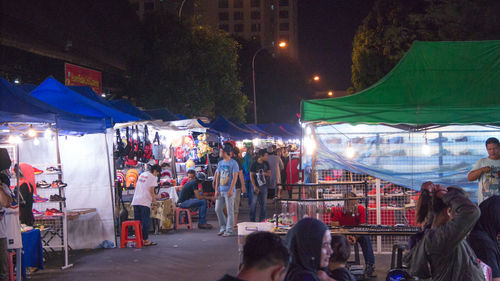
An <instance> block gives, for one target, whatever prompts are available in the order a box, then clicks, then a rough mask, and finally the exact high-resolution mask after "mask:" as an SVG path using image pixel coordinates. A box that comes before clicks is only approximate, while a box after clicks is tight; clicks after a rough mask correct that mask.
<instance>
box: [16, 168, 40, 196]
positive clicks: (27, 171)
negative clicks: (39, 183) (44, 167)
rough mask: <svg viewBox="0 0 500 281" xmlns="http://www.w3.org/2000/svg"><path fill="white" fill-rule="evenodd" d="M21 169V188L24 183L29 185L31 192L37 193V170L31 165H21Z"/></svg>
mask: <svg viewBox="0 0 500 281" xmlns="http://www.w3.org/2000/svg"><path fill="white" fill-rule="evenodd" d="M19 168H20V170H21V173H22V175H23V177H21V178H19V186H21V185H23V183H25V184H27V185H28V188H29V190H30V192H33V193H34V194H35V195H37V193H36V183H35V170H34V169H33V167H32V166H31V165H30V164H26V163H19Z"/></svg>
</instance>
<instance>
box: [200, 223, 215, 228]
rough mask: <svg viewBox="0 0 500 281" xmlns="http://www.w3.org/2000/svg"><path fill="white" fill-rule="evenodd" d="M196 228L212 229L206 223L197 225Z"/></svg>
mask: <svg viewBox="0 0 500 281" xmlns="http://www.w3.org/2000/svg"><path fill="white" fill-rule="evenodd" d="M198 228H199V229H212V225H211V224H208V223H204V224H201V223H199V224H198Z"/></svg>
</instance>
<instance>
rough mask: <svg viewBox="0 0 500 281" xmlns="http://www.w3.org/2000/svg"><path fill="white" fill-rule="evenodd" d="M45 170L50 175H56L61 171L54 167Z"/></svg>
mask: <svg viewBox="0 0 500 281" xmlns="http://www.w3.org/2000/svg"><path fill="white" fill-rule="evenodd" d="M45 170H46V171H47V173H50V174H58V173H60V172H61V169H59V168H56V167H48V168H47V169H45Z"/></svg>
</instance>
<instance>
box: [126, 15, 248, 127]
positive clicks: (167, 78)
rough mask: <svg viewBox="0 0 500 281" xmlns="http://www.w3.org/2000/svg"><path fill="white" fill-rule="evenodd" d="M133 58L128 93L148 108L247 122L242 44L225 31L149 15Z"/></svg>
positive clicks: (164, 16) (169, 17) (170, 17)
mask: <svg viewBox="0 0 500 281" xmlns="http://www.w3.org/2000/svg"><path fill="white" fill-rule="evenodd" d="M141 43H142V44H141V47H140V48H138V50H137V51H136V52H135V53H134V55H133V56H132V57H131V59H130V63H129V65H130V77H131V79H130V85H129V87H128V88H129V92H130V93H131V95H133V96H134V97H135V98H136V99H137V103H138V104H141V105H143V106H145V107H148V108H158V107H168V108H169V109H171V110H172V111H174V112H176V113H181V114H184V115H187V116H207V117H215V116H217V115H219V114H222V115H225V116H226V117H228V118H231V119H234V120H239V121H244V120H245V106H246V105H247V103H248V100H247V98H246V96H245V95H243V94H242V93H241V82H240V81H239V79H238V64H237V60H238V55H237V51H238V44H237V42H236V41H234V40H233V39H231V38H229V37H228V36H227V35H226V34H225V33H224V32H222V31H219V30H213V29H211V28H209V27H207V26H199V25H194V24H192V23H191V22H189V21H183V22H182V23H180V22H179V21H178V20H177V19H176V18H175V17H172V16H169V15H165V14H162V13H160V14H157V15H154V16H151V17H148V18H147V19H145V21H144V23H143V32H142V38H141Z"/></svg>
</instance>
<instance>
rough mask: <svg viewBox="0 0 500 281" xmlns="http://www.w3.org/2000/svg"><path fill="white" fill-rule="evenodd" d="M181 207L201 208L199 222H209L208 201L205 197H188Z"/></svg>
mask: <svg viewBox="0 0 500 281" xmlns="http://www.w3.org/2000/svg"><path fill="white" fill-rule="evenodd" d="M179 207H181V208H185V209H190V208H198V210H199V214H198V217H199V220H198V223H199V224H206V223H207V201H206V200H205V199H196V198H191V199H188V200H186V201H184V202H182V203H181V204H180V205H179Z"/></svg>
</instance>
